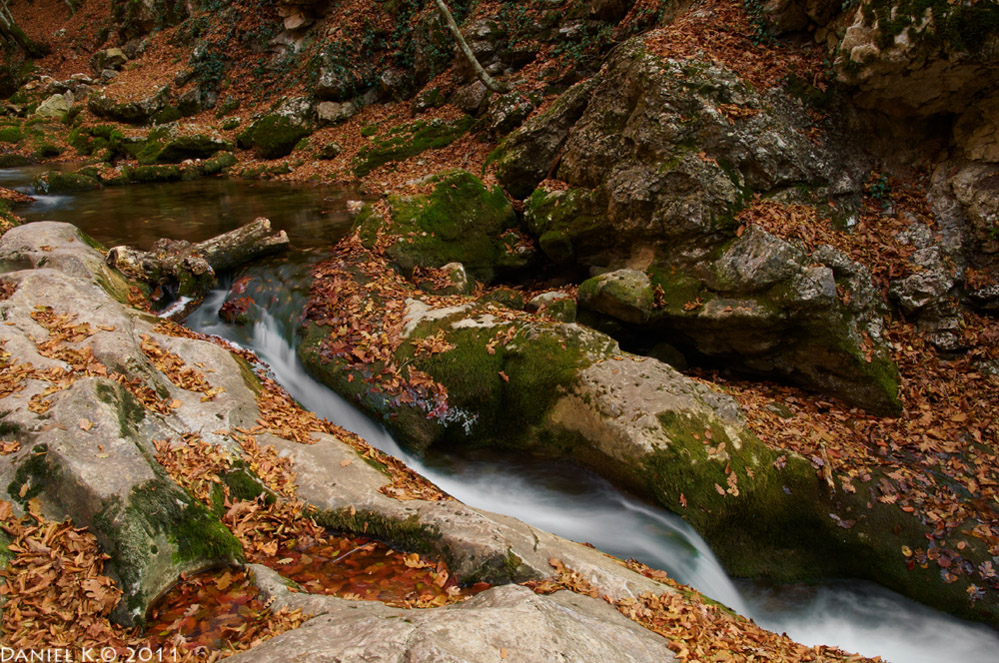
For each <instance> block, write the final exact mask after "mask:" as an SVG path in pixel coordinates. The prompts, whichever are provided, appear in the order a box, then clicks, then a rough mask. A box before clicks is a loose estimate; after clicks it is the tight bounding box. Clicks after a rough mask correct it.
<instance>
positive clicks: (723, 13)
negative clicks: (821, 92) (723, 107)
mask: <svg viewBox="0 0 999 663" xmlns="http://www.w3.org/2000/svg"><path fill="white" fill-rule="evenodd" d="M755 34H756V26H755V25H753V22H752V20H751V18H750V16H749V14H748V13H747V12H746V9H745V7H744V5H743V3H742V2H741V1H739V0H704V2H701V3H700V4H699V5H698V6H697V7H696V8H695V9H692V10H690V11H687V12H684V13H683V14H682V15H681V16H678V17H676V18H675V19H674V20H673V21H672V22H670V24H669V25H667V26H665V27H663V28H660V29H658V30H653V31H652V32H650V33H649V34H648V36H647V37H646V39H645V45H646V47H647V48H648V49H649V51H650V52H652V53H655V54H656V55H659V56H661V57H664V58H670V59H679V60H685V59H689V58H703V57H707V58H708V59H710V60H712V61H714V62H716V63H718V64H721V65H723V66H725V67H727V68H728V69H731V70H732V71H735V72H736V73H738V74H739V75H740V76H742V77H743V78H744V79H746V80H748V81H750V82H751V83H753V84H754V85H755V86H757V87H758V88H759V89H760V90H761V91H762V90H767V89H770V88H772V87H775V86H777V85H779V84H780V83H781V82H782V81H783V80H784V79H785V78H787V76H789V75H792V74H793V75H795V76H797V77H798V78H801V79H802V80H805V81H807V82H809V83H811V84H812V85H814V86H815V87H817V88H819V89H824V88H825V86H826V82H825V76H824V73H823V64H822V63H823V58H824V56H825V54H824V52H823V51H822V50H821V49H820V48H818V47H813V46H795V47H792V46H788V45H784V44H781V43H777V42H775V43H767V44H765V45H757V44H755V43H754V41H753V38H754V35H755Z"/></svg>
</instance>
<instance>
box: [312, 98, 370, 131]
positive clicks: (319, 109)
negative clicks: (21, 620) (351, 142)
mask: <svg viewBox="0 0 999 663" xmlns="http://www.w3.org/2000/svg"><path fill="white" fill-rule="evenodd" d="M360 110H361V107H360V105H359V104H357V103H356V102H353V101H344V102H336V101H322V102H320V103H318V104H316V119H317V121H318V123H319V126H331V125H334V124H340V123H341V122H346V121H347V120H349V119H350V118H352V117H354V116H355V115H357V114H358V113H359V112H360Z"/></svg>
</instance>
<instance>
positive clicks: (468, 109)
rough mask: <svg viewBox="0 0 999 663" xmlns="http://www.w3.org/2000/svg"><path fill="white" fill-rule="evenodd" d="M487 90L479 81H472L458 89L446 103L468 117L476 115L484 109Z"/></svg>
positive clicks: (487, 95)
mask: <svg viewBox="0 0 999 663" xmlns="http://www.w3.org/2000/svg"><path fill="white" fill-rule="evenodd" d="M488 98H489V90H488V89H486V86H485V85H483V84H482V82H481V81H478V80H476V81H473V82H471V83H469V84H468V85H465V86H464V87H461V88H459V89H458V91H457V92H455V93H454V94H452V95H451V98H450V99H448V102H449V103H450V104H451V105H452V106H455V107H457V108H460V109H461V110H462V111H464V112H465V113H468V114H469V115H478V114H479V113H480V112H482V110H483V109H484V108H485V104H486V100H487V99H488Z"/></svg>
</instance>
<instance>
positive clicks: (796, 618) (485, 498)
mask: <svg viewBox="0 0 999 663" xmlns="http://www.w3.org/2000/svg"><path fill="white" fill-rule="evenodd" d="M28 181H30V172H29V171H27V169H17V170H10V171H6V172H4V171H0V184H3V185H6V186H10V187H24V186H25V185H26V184H27V182H28ZM28 192H29V193H30V191H28ZM351 193H352V192H350V191H345V190H336V189H330V188H322V189H320V188H313V187H303V186H290V185H280V184H276V183H268V184H249V183H243V182H230V181H227V180H202V181H198V182H183V183H175V184H165V185H164V184H160V185H136V186H130V187H123V188H120V189H106V190H104V191H101V192H88V193H84V194H77V195H73V196H43V197H40V199H39V201H38V202H36V203H35V204H34V205H33V206H32V207H30V208H27V209H23V210H18V213H19V214H21V215H22V216H24V217H25V218H27V219H28V220H41V219H52V220H61V221H68V222H71V223H75V224H77V225H78V226H80V227H81V228H82V229H83V230H85V231H86V232H88V233H90V234H91V235H93V236H94V237H96V238H97V239H98V240H100V241H102V242H104V243H106V244H108V245H114V244H122V243H128V244H132V245H135V246H139V247H148V245H149V244H151V243H152V241H154V240H155V239H157V238H158V237H161V236H169V237H173V238H176V239H188V240H190V241H199V240H202V239H206V238H208V237H211V236H213V235H215V234H218V233H219V232H223V231H225V230H229V229H232V228H234V227H236V226H238V225H240V224H242V223H245V222H247V221H249V220H251V219H252V218H254V217H255V216H260V215H262V216H268V217H269V218H271V220H272V221H273V222H274V225H275V227H277V228H284V229H286V230H287V231H288V233H289V236H290V237H291V240H292V245H293V246H295V247H296V249H295V250H294V251H291V252H289V253H287V254H285V255H284V256H282V257H280V258H271V259H268V260H265V261H261V262H258V263H256V264H254V265H251V266H249V267H248V268H246V269H245V270H243V272H241V275H246V276H249V277H250V278H251V279H252V280H251V285H250V287H249V289H248V291H247V294H248V295H249V296H251V297H252V298H253V299H254V301H255V302H256V303H257V304H258V306H260V308H261V309H263V313H262V316H261V318H260V320H258V321H257V322H256V323H254V324H252V325H247V326H243V327H239V326H233V325H229V324H226V323H224V322H222V321H221V320H220V319H219V317H218V310H219V307H220V306H221V305H222V303H223V301H224V299H225V295H226V292H227V289H228V288H227V287H220V288H219V289H216V290H214V291H213V292H212V293H211V294H210V296H209V297H208V298H206V300H205V302H204V303H203V304H202V305H201V307H199V308H198V309H197V310H196V311H195V312H194V313H192V314H191V315H190V316H189V317H188V318H187V319H186V321H185V323H186V324H187V326H189V327H190V328H192V329H194V330H197V331H200V332H204V333H206V334H215V335H218V336H221V337H223V338H226V339H228V340H230V341H232V342H234V343H237V344H239V345H241V346H243V347H246V348H249V349H251V350H254V351H255V352H256V353H257V354H258V355H259V356H260V357H261V359H262V360H263V361H265V362H266V364H267V365H268V366H269V368H270V370H271V372H272V373H273V375H274V377H275V378H276V379H277V380H278V381H279V382H280V383H281V384H282V385H284V387H285V388H286V389H287V390H288V391H289V392H290V393H291V394H292V395H293V396H294V397H295V398H296V399H297V400H298V401H299V402H300V403H301V404H302V405H303V406H305V407H306V408H308V409H310V410H312V411H314V412H316V413H317V414H319V415H321V416H324V417H326V418H328V419H330V420H331V421H333V422H335V423H337V424H339V425H341V426H343V427H344V428H347V429H348V430H351V431H353V432H355V433H357V434H359V435H361V436H362V437H364V438H365V439H367V440H368V441H369V442H370V443H371V444H373V445H375V446H377V447H378V448H380V449H382V450H383V451H386V452H388V453H391V454H394V455H396V456H398V457H400V458H402V459H403V460H405V461H406V462H407V463H408V464H409V465H410V466H411V467H413V468H414V469H415V470H416V471H418V472H420V473H421V474H423V475H424V476H426V477H428V478H429V479H430V480H431V481H433V482H434V483H436V484H437V485H439V486H440V487H441V488H442V489H444V490H446V491H447V492H449V493H451V494H452V495H454V496H455V497H457V498H458V499H460V500H462V501H463V502H465V503H467V504H470V505H472V506H476V507H479V508H483V509H486V510H489V511H496V512H500V513H505V514H508V515H511V516H515V517H517V518H520V519H521V520H524V521H526V522H529V523H531V524H532V525H535V526H537V527H540V528H542V529H545V530H548V531H551V532H555V533H557V534H560V535H562V536H565V537H567V538H570V539H574V540H577V541H586V542H589V543H592V544H594V545H595V546H596V547H597V548H600V549H601V550H605V551H606V552H609V553H612V554H614V555H617V556H619V557H622V558H628V557H634V558H636V559H638V560H639V561H642V562H645V563H647V564H649V565H651V566H654V567H657V568H662V569H664V570H666V571H667V572H668V573H670V575H671V576H672V577H674V578H676V579H677V580H679V581H680V582H683V583H687V584H690V585H693V586H695V587H697V588H698V589H700V590H701V591H702V592H704V593H705V594H707V595H709V596H711V597H713V598H715V599H717V600H719V601H721V602H723V603H725V604H727V605H729V606H730V607H732V608H733V609H735V610H737V611H738V612H740V613H741V614H744V615H746V616H749V617H752V618H753V619H755V620H756V622H757V623H759V624H760V625H762V626H764V627H766V628H768V629H770V630H774V631H777V632H787V633H788V635H790V636H791V637H792V638H794V639H795V640H798V641H799V642H802V643H805V644H810V645H811V644H827V645H836V646H839V647H842V648H843V649H846V650H849V651H855V652H859V653H863V654H865V655H868V656H881V657H882V658H883V659H884V660H887V661H891V662H892V663H924V662H925V663H931V662H932V663H938V662H941V661H946V662H949V663H964V662H967V663H980V662H981V663H984V662H986V661H995V660H997V652H999V634H997V633H996V632H995V631H993V630H991V629H989V628H988V627H985V626H982V625H979V624H973V623H970V622H965V621H962V620H958V619H955V618H953V617H950V616H949V615H946V614H944V613H941V612H938V611H935V610H932V609H930V608H927V607H925V606H922V605H920V604H917V603H914V602H912V601H910V600H908V599H906V598H904V597H902V596H900V595H898V594H895V593H894V592H891V591H889V590H886V589H883V588H881V587H879V586H877V585H874V584H871V583H865V582H859V581H852V580H851V581H837V582H826V583H820V584H816V585H807V586H806V585H791V586H786V585H785V586H773V585H768V584H767V583H764V582H760V581H746V580H741V581H733V580H732V579H730V578H729V577H728V576H727V575H726V574H725V572H724V570H723V569H722V568H721V566H720V565H719V563H718V561H717V560H716V559H715V557H714V555H713V554H712V552H711V550H710V549H709V548H708V546H707V544H706V543H705V542H704V541H703V540H702V539H701V538H700V536H698V535H697V533H696V532H695V531H693V530H692V528H690V527H689V526H688V525H687V524H686V523H685V522H684V521H683V520H682V519H680V518H679V517H678V516H675V515H674V514H671V513H669V512H666V511H664V510H662V509H659V508H657V507H655V506H651V505H649V504H647V503H644V502H643V501H641V500H639V499H637V498H635V497H633V496H630V495H628V494H626V493H624V492H622V491H621V490H619V489H618V488H616V487H614V486H613V485H611V484H610V483H609V482H607V481H606V480H604V479H602V478H601V477H599V476H597V475H596V474H594V473H592V472H590V471H588V470H586V469H583V468H580V467H576V466H573V465H571V464H569V463H565V462H552V461H541V460H533V459H529V458H524V457H522V456H514V455H511V454H500V453H495V452H492V453H486V452H476V453H475V454H459V453H457V452H446V453H445V452H439V451H431V452H430V453H428V454H427V455H425V456H422V457H419V458H417V457H414V456H412V455H410V454H408V453H407V452H406V451H405V450H403V449H401V448H400V447H399V445H398V444H397V443H396V442H395V440H393V439H392V437H391V436H390V435H389V434H388V433H387V432H386V431H385V429H384V428H383V427H382V426H380V425H379V424H377V423H376V422H374V421H372V420H370V419H368V418H367V417H366V416H365V415H363V414H361V413H360V412H359V411H358V410H356V409H355V408H353V407H352V406H351V405H350V404H349V403H347V402H346V401H345V400H343V399H342V398H340V397H339V396H338V395H337V394H335V393H334V392H332V391H331V390H329V389H328V388H326V387H325V386H324V385H322V384H320V383H319V382H317V381H315V380H314V379H313V378H312V377H310V376H309V375H308V374H307V373H306V372H305V370H304V368H303V367H302V366H301V364H300V363H299V362H298V360H297V358H296V356H295V349H294V339H295V335H294V327H295V322H296V320H297V317H298V315H299V313H300V312H301V309H302V306H303V305H304V301H305V297H306V295H307V290H308V274H309V270H310V268H311V266H312V265H314V264H315V263H316V262H317V261H318V260H320V259H322V257H323V255H324V253H323V250H322V247H325V246H329V245H331V244H332V243H334V242H335V241H336V240H337V239H339V238H340V237H341V236H343V234H344V233H345V232H346V231H347V229H348V227H349V218H348V216H347V215H346V212H345V208H344V201H345V200H346V199H347V198H348V197H350V196H351ZM223 285H225V284H223Z"/></svg>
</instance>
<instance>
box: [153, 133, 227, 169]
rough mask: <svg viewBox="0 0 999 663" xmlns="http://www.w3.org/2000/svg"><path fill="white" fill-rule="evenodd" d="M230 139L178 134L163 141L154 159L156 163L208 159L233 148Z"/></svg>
mask: <svg viewBox="0 0 999 663" xmlns="http://www.w3.org/2000/svg"><path fill="white" fill-rule="evenodd" d="M232 149H233V146H232V144H231V143H229V142H228V141H225V140H222V139H220V138H215V137H213V136H206V135H203V134H193V135H187V136H177V137H176V138H171V139H169V140H167V141H165V142H164V143H163V146H162V148H161V149H160V150H159V151H158V153H157V154H156V156H155V159H154V161H155V162H156V163H161V164H163V163H180V162H181V161H184V160H185V159H208V158H209V157H211V156H213V155H215V154H216V153H218V152H221V151H226V150H232Z"/></svg>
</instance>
